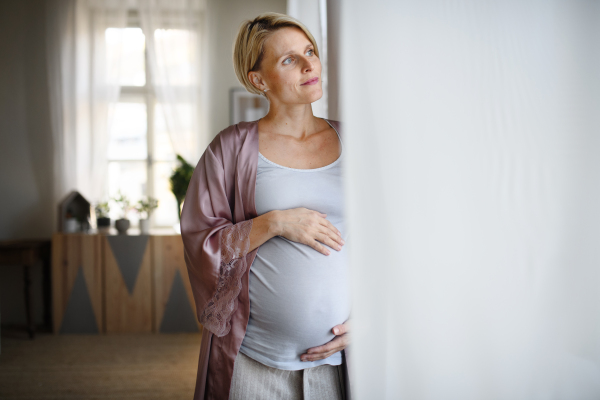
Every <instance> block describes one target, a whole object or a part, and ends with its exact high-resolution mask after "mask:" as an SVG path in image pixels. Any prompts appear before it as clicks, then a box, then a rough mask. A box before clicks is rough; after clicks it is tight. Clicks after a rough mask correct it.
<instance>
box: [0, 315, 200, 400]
mask: <svg viewBox="0 0 600 400" xmlns="http://www.w3.org/2000/svg"><path fill="white" fill-rule="evenodd" d="M200 339H201V334H198V333H181V334H119V335H54V334H52V333H49V332H38V333H37V334H36V337H35V339H33V340H30V339H29V338H28V336H27V333H26V331H25V330H24V327H4V326H3V327H2V332H1V337H0V399H2V400H22V399H36V400H46V399H57V400H58V399H60V400H70V399H82V400H83V399H86V400H87V399H89V400H95V399H110V400H113V399H115V400H116V399H128V400H131V399H146V400H153V399H161V400H162V399H173V400H175V399H183V400H192V398H193V394H194V386H195V383H196V372H197V368H198V354H199V351H200Z"/></svg>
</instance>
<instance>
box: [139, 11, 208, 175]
mask: <svg viewBox="0 0 600 400" xmlns="http://www.w3.org/2000/svg"><path fill="white" fill-rule="evenodd" d="M136 6H137V8H138V10H139V15H140V23H141V25H142V30H143V31H144V34H145V36H146V46H147V50H148V66H149V69H150V76H151V77H152V84H153V85H154V88H155V95H156V100H157V112H159V113H161V115H162V117H163V118H164V121H165V124H166V128H167V131H168V133H169V137H170V139H171V144H172V146H173V150H174V151H175V153H176V154H180V155H181V156H182V157H183V158H185V159H186V160H187V161H188V162H189V163H191V164H192V165H195V164H196V163H197V162H198V160H199V158H200V154H201V153H200V149H204V148H205V147H206V146H207V145H208V139H207V138H206V137H205V136H206V135H204V134H203V132H202V129H201V120H202V118H203V108H202V104H201V101H200V74H201V68H200V54H201V39H202V30H203V29H204V24H203V18H204V7H203V3H202V2H201V1H199V0H179V1H164V0H139V1H138V2H137V3H136ZM181 43H185V44H186V45H185V46H181ZM182 49H185V50H183V51H182Z"/></svg>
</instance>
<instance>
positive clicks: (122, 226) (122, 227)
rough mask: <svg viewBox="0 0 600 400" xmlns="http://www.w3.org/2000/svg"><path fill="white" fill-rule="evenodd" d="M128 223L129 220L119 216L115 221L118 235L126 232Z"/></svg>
mask: <svg viewBox="0 0 600 400" xmlns="http://www.w3.org/2000/svg"><path fill="white" fill-rule="evenodd" d="M129 225H130V222H129V220H128V219H125V218H120V219H118V220H116V221H115V228H117V231H118V232H119V234H120V235H125V234H127V229H129Z"/></svg>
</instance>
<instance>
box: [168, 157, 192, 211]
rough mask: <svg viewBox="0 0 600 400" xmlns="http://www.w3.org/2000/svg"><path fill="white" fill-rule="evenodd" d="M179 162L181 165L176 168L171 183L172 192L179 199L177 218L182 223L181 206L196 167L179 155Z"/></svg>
mask: <svg viewBox="0 0 600 400" xmlns="http://www.w3.org/2000/svg"><path fill="white" fill-rule="evenodd" d="M177 160H179V162H180V165H179V166H178V167H177V168H175V170H174V171H173V174H172V175H171V178H170V179H169V180H170V182H171V192H173V194H174V195H175V199H177V216H178V217H179V220H180V221H181V206H182V204H183V200H184V199H185V193H186V192H187V188H188V186H189V184H190V180H192V174H193V173H194V167H193V166H192V165H191V164H190V163H188V162H187V161H185V159H184V158H183V157H181V156H180V155H179V154H177Z"/></svg>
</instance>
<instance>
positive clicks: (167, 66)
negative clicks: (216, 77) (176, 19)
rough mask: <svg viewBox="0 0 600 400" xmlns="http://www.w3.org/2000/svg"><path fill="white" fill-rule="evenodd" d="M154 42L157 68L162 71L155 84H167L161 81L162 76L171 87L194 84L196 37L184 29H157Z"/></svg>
mask: <svg viewBox="0 0 600 400" xmlns="http://www.w3.org/2000/svg"><path fill="white" fill-rule="evenodd" d="M154 41H155V43H156V53H157V58H158V60H159V63H160V65H159V68H160V69H161V70H163V71H164V74H159V75H160V76H157V77H156V84H158V85H161V84H165V83H167V82H163V81H162V80H161V78H162V77H163V76H164V77H168V79H169V82H168V84H169V85H173V86H180V85H190V84H196V83H197V82H196V79H195V71H194V68H193V63H194V61H195V58H196V56H197V55H196V48H197V35H196V34H195V33H194V32H191V31H188V30H184V29H157V30H155V31H154Z"/></svg>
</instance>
